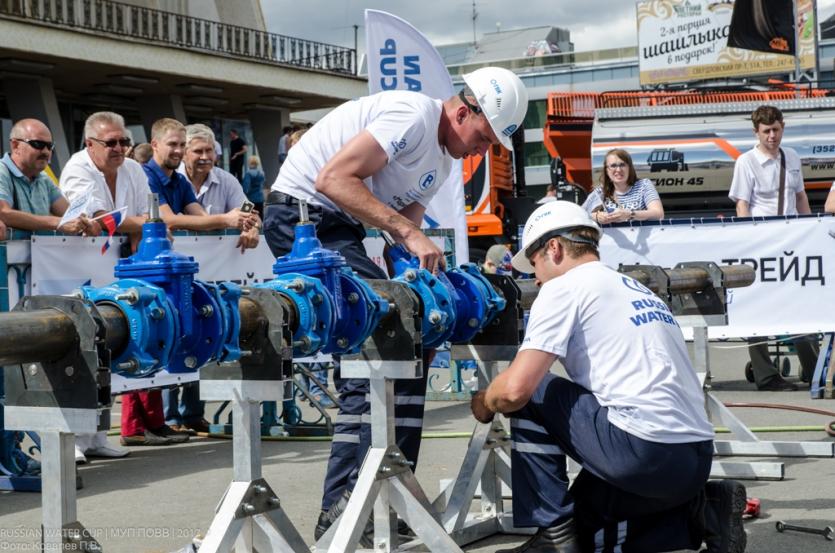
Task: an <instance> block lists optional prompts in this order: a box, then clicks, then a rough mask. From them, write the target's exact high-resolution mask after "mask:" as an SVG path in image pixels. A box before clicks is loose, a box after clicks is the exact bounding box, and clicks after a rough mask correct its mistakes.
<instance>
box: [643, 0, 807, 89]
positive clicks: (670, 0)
mask: <svg viewBox="0 0 835 553" xmlns="http://www.w3.org/2000/svg"><path fill="white" fill-rule="evenodd" d="M740 1H741V2H744V4H745V6H746V8H747V7H748V5H749V4H752V3H753V4H756V3H758V2H763V3H766V2H765V0H753V1H751V0H740ZM796 2H797V20H798V28H799V30H800V31H799V34H800V37H799V38H800V41H799V45H800V48H799V57H800V66H801V68H803V69H812V68H814V67H815V54H816V52H815V32H816V27H817V25H816V22H815V10H814V0H796ZM733 11H734V2H731V1H723V2H722V1H716V0H644V1H641V2H638V3H637V4H636V12H637V21H638V63H639V69H640V82H641V85H656V84H666V83H677V82H689V81H701V80H707V79H721V78H726V77H741V76H750V75H763V74H779V73H793V72H794V56H791V55H784V54H769V53H766V52H760V51H754V50H743V49H740V48H732V47H729V46H728V38H729V36H730V29H731V18H732V15H733Z"/></svg>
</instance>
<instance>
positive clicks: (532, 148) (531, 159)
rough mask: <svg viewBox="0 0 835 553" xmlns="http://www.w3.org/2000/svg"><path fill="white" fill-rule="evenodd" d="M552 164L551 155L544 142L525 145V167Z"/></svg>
mask: <svg viewBox="0 0 835 553" xmlns="http://www.w3.org/2000/svg"><path fill="white" fill-rule="evenodd" d="M550 163H551V155H550V154H549V153H548V150H546V149H545V144H543V143H542V142H526V143H525V167H531V166H535V165H549V164H550Z"/></svg>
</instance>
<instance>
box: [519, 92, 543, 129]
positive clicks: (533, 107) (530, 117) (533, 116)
mask: <svg viewBox="0 0 835 553" xmlns="http://www.w3.org/2000/svg"><path fill="white" fill-rule="evenodd" d="M546 106H547V101H546V100H544V99H543V100H531V101H530V102H528V113H527V114H526V115H525V122H524V125H525V128H526V129H541V128H544V127H545V115H546V113H547V111H548V110H547V107H546Z"/></svg>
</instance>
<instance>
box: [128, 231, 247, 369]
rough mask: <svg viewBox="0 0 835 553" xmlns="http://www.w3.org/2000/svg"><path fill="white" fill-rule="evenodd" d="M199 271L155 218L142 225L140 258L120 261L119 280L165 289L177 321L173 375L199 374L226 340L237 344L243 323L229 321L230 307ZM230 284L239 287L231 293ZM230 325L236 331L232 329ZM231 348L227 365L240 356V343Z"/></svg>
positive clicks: (227, 357) (215, 355)
mask: <svg viewBox="0 0 835 553" xmlns="http://www.w3.org/2000/svg"><path fill="white" fill-rule="evenodd" d="M197 269H198V265H197V263H196V262H195V261H194V258H192V257H190V256H186V255H184V254H180V253H178V252H176V251H174V250H172V249H171V242H170V241H169V240H168V236H167V229H166V227H165V223H163V222H162V221H160V220H158V219H151V220H149V221H148V222H147V223H145V224H144V225H142V241H141V242H140V244H139V249H138V251H137V252H136V254H134V255H132V256H131V257H129V258H127V259H120V260H119V262H118V263H117V265H116V269H115V271H114V273H115V276H116V278H119V279H128V280H129V281H131V282H137V281H140V282H142V281H144V282H145V283H149V284H152V285H155V286H157V287H159V288H161V289H162V290H164V291H165V294H166V297H167V300H168V302H169V303H170V307H171V310H172V314H173V317H172V318H174V319H176V321H177V335H176V336H175V340H174V346H173V351H172V353H171V356H170V359H169V361H168V363H167V364H166V368H167V369H168V372H171V373H182V372H193V371H196V370H197V369H198V368H200V367H201V366H203V365H205V364H206V363H207V362H208V361H210V360H211V359H213V358H217V357H218V352H221V351H223V348H224V343H225V341H226V340H227V339H233V338H234V340H235V342H237V338H236V336H237V334H238V331H239V327H240V319H239V318H237V317H227V318H226V319H224V313H225V312H226V311H228V309H227V306H225V305H224V306H222V305H221V302H219V301H218V300H217V299H216V298H217V297H218V295H219V294H218V293H215V292H213V291H212V290H211V289H210V287H211V285H207V284H205V283H203V282H201V281H199V280H195V279H194V275H195V274H196V273H197ZM116 284H117V285H118V284H119V283H118V282H117V283H116ZM229 286H234V285H228V286H227V287H226V289H227V295H228V293H229V292H228V290H231V288H230V287H229ZM233 295H234V292H233ZM235 309H237V305H235ZM225 324H227V325H232V327H233V328H231V329H227V328H225V327H224V325H225ZM228 350H229V351H227V354H226V359H225V360H227V361H232V360H234V359H235V358H236V356H239V355H240V352H239V351H237V345H235V346H234V347H230V348H228Z"/></svg>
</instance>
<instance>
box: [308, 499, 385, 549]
mask: <svg viewBox="0 0 835 553" xmlns="http://www.w3.org/2000/svg"><path fill="white" fill-rule="evenodd" d="M349 499H351V492H350V491H348V490H345V493H343V494H342V496H341V497H340V498H339V499H338V500H337V501H336V503H334V504H333V505H331V506H330V508H329V509H328V510H327V511H322V512H321V513H319V520H318V521H317V522H316V528H315V529H314V530H313V537H314V538H315V539H316V541H319V538H321V537H322V536H323V535H324V534H325V532H327V531H328V528H330V527H331V525H332V524H333V523H334V522H336V519H338V518H339V515H341V514H342V513H343V512H344V511H345V508H346V507H347V506H348V500H349ZM359 546H360V547H361V548H363V549H373V548H374V519H373V515H372V517H369V519H368V522H367V523H366V524H365V530H363V532H362V535H361V536H360V541H359Z"/></svg>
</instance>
